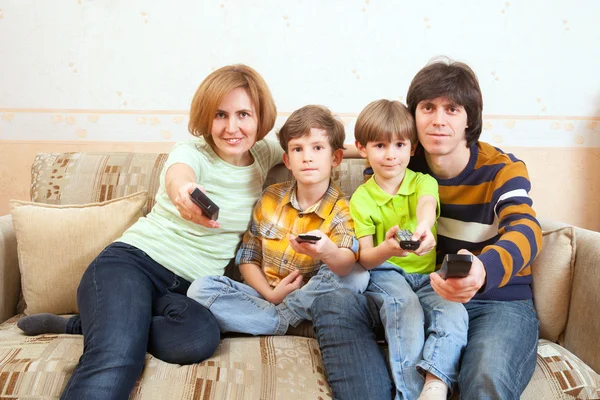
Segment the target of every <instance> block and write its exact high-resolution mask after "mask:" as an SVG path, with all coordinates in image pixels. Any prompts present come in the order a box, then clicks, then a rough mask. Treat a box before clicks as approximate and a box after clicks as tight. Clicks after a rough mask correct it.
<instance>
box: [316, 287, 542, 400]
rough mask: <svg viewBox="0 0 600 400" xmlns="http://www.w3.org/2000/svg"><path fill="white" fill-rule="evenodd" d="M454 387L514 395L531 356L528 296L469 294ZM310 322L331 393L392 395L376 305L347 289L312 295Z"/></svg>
mask: <svg viewBox="0 0 600 400" xmlns="http://www.w3.org/2000/svg"><path fill="white" fill-rule="evenodd" d="M465 308H466V309H467V312H468V314H469V336H468V342H467V347H466V348H465V350H464V352H463V358H462V362H461V369H460V372H459V376H458V387H459V390H460V392H461V398H465V399H509V400H510V399H518V398H519V397H520V395H521V393H522V392H523V391H524V390H525V387H526V386H527V384H528V383H529V380H530V379H531V376H532V375H533V371H534V369H535V362H536V349H537V339H538V331H539V321H538V319H537V315H536V312H535V309H534V308H533V302H532V301H531V300H520V301H494V300H471V301H470V302H469V303H467V304H465ZM312 312H313V326H314V328H315V332H316V334H317V339H318V341H319V346H320V348H321V354H322V357H323V363H324V364H325V370H326V371H327V380H328V382H329V384H330V385H331V388H332V391H333V396H334V398H335V399H342V400H344V399H385V400H389V399H390V398H392V391H393V389H392V388H393V384H392V381H391V379H390V377H389V374H388V372H387V365H386V360H385V356H384V354H383V353H382V352H381V351H380V350H379V349H378V347H377V343H376V337H375V333H374V329H377V328H379V327H380V326H381V325H380V324H381V322H380V320H379V315H378V310H377V307H376V306H375V305H374V304H373V301H372V300H370V299H369V298H367V297H366V296H365V295H357V294H355V293H352V292H350V291H348V290H340V291H336V292H331V293H327V294H325V295H323V296H321V297H318V298H317V299H315V302H314V303H313V307H312Z"/></svg>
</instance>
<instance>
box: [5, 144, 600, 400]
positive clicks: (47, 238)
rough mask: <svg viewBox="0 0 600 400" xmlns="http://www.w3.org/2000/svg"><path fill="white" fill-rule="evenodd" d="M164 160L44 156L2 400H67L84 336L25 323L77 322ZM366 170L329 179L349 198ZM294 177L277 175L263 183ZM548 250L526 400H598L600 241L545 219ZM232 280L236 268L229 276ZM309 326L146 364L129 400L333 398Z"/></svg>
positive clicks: (8, 235)
mask: <svg viewBox="0 0 600 400" xmlns="http://www.w3.org/2000/svg"><path fill="white" fill-rule="evenodd" d="M165 160H166V154H148V153H62V154H58V153H45V154H38V155H37V156H36V158H35V160H34V162H33V165H32V170H31V172H32V174H31V176H32V180H31V202H23V201H11V214H9V215H5V216H2V217H0V318H1V320H2V321H5V322H4V323H2V324H1V325H0V398H1V399H14V398H22V399H54V398H58V397H59V396H60V393H61V392H62V389H63V388H64V386H65V384H66V382H67V380H68V379H69V376H70V375H71V373H72V371H73V368H74V367H75V365H76V364H77V362H78V359H79V357H80V355H81V353H82V348H83V341H82V337H81V336H77V335H55V334H46V335H40V336H35V337H28V336H25V335H24V334H23V333H22V332H21V331H20V330H19V329H18V328H17V327H16V322H17V321H18V320H19V319H20V318H22V316H23V315H24V314H23V313H28V314H31V313H37V312H55V313H60V314H66V315H68V314H73V313H76V312H77V309H76V302H75V290H76V287H77V283H78V282H79V278H80V277H81V274H82V273H83V270H84V269H85V267H86V266H87V263H89V261H90V260H91V259H92V258H93V257H94V256H95V255H96V254H97V253H98V252H99V251H100V249H101V248H103V247H104V246H105V245H106V244H107V243H109V242H110V241H112V240H114V239H115V238H116V237H118V236H119V235H120V232H122V231H123V230H124V229H126V228H127V226H129V225H130V224H131V223H133V222H135V220H136V219H137V218H139V216H140V215H142V214H145V213H147V212H148V211H149V210H150V209H151V208H152V205H153V203H154V200H153V197H154V193H156V189H157V187H158V176H159V172H160V170H161V168H162V166H163V164H164V162H165ZM363 167H364V162H363V161H362V160H361V159H346V160H344V162H343V163H342V165H341V166H340V167H338V168H336V170H335V171H334V179H335V180H336V181H337V182H338V183H339V184H340V186H341V188H342V190H344V192H345V193H347V194H350V193H352V192H353V190H354V189H355V188H356V187H357V186H358V185H359V184H360V183H361V182H362V169H363ZM287 177H288V174H287V170H285V168H282V167H276V168H274V170H273V171H271V173H270V174H269V177H268V179H267V183H266V184H270V183H273V182H276V181H280V180H282V179H286V178H287ZM541 221H542V227H543V230H544V246H543V249H542V252H541V254H540V256H539V257H538V258H537V259H536V261H535V262H534V264H533V265H532V266H531V268H532V269H533V274H534V296H535V298H534V301H535V305H536V309H537V311H538V313H539V317H540V321H541V329H540V341H539V346H538V355H537V367H536V370H535V373H534V376H533V378H532V380H531V382H530V383H529V386H528V387H527V389H526V390H525V392H524V393H523V395H522V399H563V398H564V399H566V398H573V397H574V398H580V399H594V398H595V399H598V398H600V376H599V375H598V374H597V373H596V372H595V371H600V339H599V335H600V318H598V310H600V289H598V288H599V287H600V266H599V264H598V263H599V261H598V260H600V233H598V232H592V231H588V230H585V229H581V228H578V227H574V226H569V225H567V224H562V223H559V222H554V221H551V220H543V219H542V220H541ZM227 273H228V274H229V275H234V273H235V269H234V268H231V266H230V267H228V269H227ZM330 398H332V393H331V389H330V388H329V386H328V384H327V379H326V372H325V370H324V367H323V363H322V360H321V357H320V352H319V346H318V344H317V341H316V340H315V339H314V333H313V332H312V328H311V326H310V324H309V323H306V324H303V325H301V326H300V327H299V328H296V329H294V330H293V331H292V332H288V334H287V335H285V336H280V337H272V336H265V337H251V336H243V335H238V336H233V335H232V336H225V337H224V338H223V339H222V340H221V343H220V346H219V348H218V350H217V351H216V353H215V354H214V355H213V356H212V357H211V358H209V359H208V360H206V361H204V362H202V363H200V364H196V365H188V366H181V365H173V364H167V363H164V362H162V361H160V360H158V359H156V358H154V357H153V356H151V355H149V354H148V355H147V357H146V365H145V368H144V370H143V373H142V375H141V376H140V378H139V380H138V382H137V384H136V386H135V388H134V390H133V392H132V394H131V399H161V400H164V399H330Z"/></svg>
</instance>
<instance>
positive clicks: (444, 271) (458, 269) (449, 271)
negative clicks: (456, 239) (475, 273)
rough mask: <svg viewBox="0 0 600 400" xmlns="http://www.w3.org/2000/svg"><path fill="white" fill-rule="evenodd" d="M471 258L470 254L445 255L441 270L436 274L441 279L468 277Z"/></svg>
mask: <svg viewBox="0 0 600 400" xmlns="http://www.w3.org/2000/svg"><path fill="white" fill-rule="evenodd" d="M472 263H473V256H472V255H470V254H446V256H445V257H444V262H443V263H442V268H440V269H439V270H438V271H437V273H438V274H439V275H440V276H441V277H442V279H447V278H464V277H465V276H467V275H469V271H470V270H471V264H472Z"/></svg>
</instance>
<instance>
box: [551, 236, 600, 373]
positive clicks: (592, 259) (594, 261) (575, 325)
mask: <svg viewBox="0 0 600 400" xmlns="http://www.w3.org/2000/svg"><path fill="white" fill-rule="evenodd" d="M575 235H576V236H575V243H576V249H575V251H576V253H575V267H574V271H573V280H572V290H571V302H570V305H569V317H568V319H567V326H566V328H565V331H564V335H563V338H562V341H561V343H560V344H562V345H563V346H564V347H565V348H567V349H568V350H569V351H571V352H572V353H574V354H576V355H577V357H579V358H581V360H582V361H584V362H585V363H586V364H588V365H589V366H590V367H592V369H594V370H595V371H596V372H600V340H598V334H599V333H600V317H599V316H598V310H600V233H599V232H593V231H589V230H586V229H582V228H575Z"/></svg>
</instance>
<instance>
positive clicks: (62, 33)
mask: <svg viewBox="0 0 600 400" xmlns="http://www.w3.org/2000/svg"><path fill="white" fill-rule="evenodd" d="M598 15H600V2H599V1H571V2H558V1H551V2H542V1H532V0H529V1H523V0H521V1H496V0H494V1H487V2H479V1H475V0H458V1H454V2H446V1H440V0H433V1H428V2H424V3H423V4H421V3H420V2H414V1H410V2H409V1H397V0H394V1H392V0H385V1H384V0H361V1H358V0H329V1H318V0H306V1H302V2H281V1H276V0H255V1H250V2H249V1H243V0H216V1H195V0H179V1H174V2H169V3H168V4H167V3H165V2H164V1H158V0H146V1H141V0H130V1H126V2H117V1H108V0H44V1H39V0H37V1H34V0H0V38H1V39H0V60H2V67H1V68H2V70H1V71H2V73H1V74H0V141H9V140H30V141H40V140H44V141H48V140H50V141H94V142H97V141H108V142H119V141H123V142H136V141H140V142H161V141H163V142H173V141H177V140H180V139H184V138H187V137H188V133H187V130H186V127H187V110H188V107H189V103H190V100H191V97H192V95H193V93H194V91H195V89H196V87H197V86H198V84H199V83H200V82H201V81H202V79H203V78H204V77H205V76H206V75H207V74H208V73H210V72H211V71H212V70H214V69H215V68H218V67H220V66H222V65H226V64H230V63H235V62H243V63H246V64H249V65H251V66H253V67H254V68H256V69H257V70H258V71H259V72H260V73H261V74H262V75H263V76H264V77H265V79H266V80H267V82H268V83H269V85H270V87H271V90H272V91H273V94H274V97H275V99H276V102H277V104H278V109H279V111H280V118H279V119H278V126H280V125H281V124H282V123H283V121H284V120H285V117H286V116H287V115H289V113H290V112H291V111H293V110H295V109H296V108H298V107H301V106H302V105H305V104H308V103H318V104H324V105H326V106H328V107H330V108H331V109H332V110H333V111H334V112H335V113H337V114H338V115H340V117H341V118H342V120H343V121H344V123H345V124H346V127H347V129H348V139H347V141H348V142H351V141H352V128H353V125H354V121H355V119H356V116H357V115H358V113H359V112H360V110H361V109H362V108H363V107H364V106H365V105H366V104H367V103H368V102H370V101H372V100H375V99H378V98H384V97H385V98H392V99H399V100H402V101H404V96H405V95H406V90H407V88H408V84H409V83H410V79H411V78H412V76H414V74H415V73H416V72H417V71H418V70H419V69H420V68H421V67H422V66H423V65H425V64H426V63H427V61H428V60H429V59H430V58H431V57H433V56H436V55H440V54H445V55H449V56H451V57H454V58H456V59H458V60H461V61H465V62H467V63H469V64H470V65H471V66H472V67H473V69H474V70H475V72H476V73H477V74H478V76H479V79H480V82H481V86H482V90H483V93H484V117H485V125H484V133H483V139H484V140H487V141H489V142H491V143H494V144H496V145H500V146H525V147H574V148H599V147H600V74H598V71H600V57H599V53H598V51H597V50H595V48H596V44H597V43H600V28H599V27H598V24H597V16H598Z"/></svg>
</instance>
